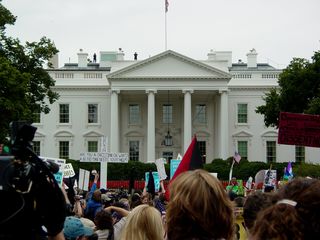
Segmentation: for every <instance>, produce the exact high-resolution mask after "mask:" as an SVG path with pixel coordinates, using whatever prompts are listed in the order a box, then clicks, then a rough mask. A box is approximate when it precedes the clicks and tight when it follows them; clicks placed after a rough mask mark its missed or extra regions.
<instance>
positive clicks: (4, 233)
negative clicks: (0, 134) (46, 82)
mask: <svg viewBox="0 0 320 240" xmlns="http://www.w3.org/2000/svg"><path fill="white" fill-rule="evenodd" d="M11 130H12V131H11V132H12V134H11V154H12V155H11V156H0V167H1V168H0V199H1V201H2V204H1V205H0V212H1V214H0V239H20V238H21V239H35V238H37V237H39V234H45V233H42V230H41V229H42V226H45V227H46V229H47V234H48V235H52V236H54V235H56V234H57V233H59V232H60V231H61V230H62V229H63V223H64V219H65V214H66V212H65V209H66V204H65V199H64V196H63V193H62V191H61V189H60V187H59V185H58V183H57V182H56V180H55V178H54V176H53V173H52V169H55V167H52V166H51V165H50V164H48V163H46V162H44V161H43V160H41V159H40V158H39V157H38V156H37V155H36V154H35V153H34V152H33V151H32V140H33V138H34V134H35V132H36V130H37V128H35V127H33V126H31V125H30V124H28V123H26V122H23V121H19V122H13V123H12V124H11ZM17 227H18V228H17ZM12 229H16V231H12Z"/></svg>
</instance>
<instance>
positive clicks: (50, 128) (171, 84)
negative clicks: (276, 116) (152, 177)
mask: <svg viewBox="0 0 320 240" xmlns="http://www.w3.org/2000/svg"><path fill="white" fill-rule="evenodd" d="M99 60H100V62H97V61H96V60H95V59H94V61H93V62H88V54H87V53H84V52H82V51H81V52H79V53H78V63H67V64H65V65H64V66H63V67H62V68H58V59H57V56H55V57H54V58H53V60H52V63H53V65H54V68H51V69H48V72H49V74H50V76H51V77H52V78H53V79H55V81H56V85H55V87H54V90H55V91H57V92H58V93H59V94H60V98H59V100H58V101H57V102H55V103H54V104H52V105H51V112H50V113H49V114H47V115H44V114H41V115H39V119H38V122H37V123H34V125H35V126H36V127H37V128H38V130H37V132H36V136H35V138H34V149H35V151H36V152H37V153H38V154H40V155H42V156H51V157H60V158H70V159H79V153H80V152H86V151H99V150H100V149H99V148H100V143H99V142H100V137H101V136H107V137H108V139H109V149H110V151H113V152H128V153H129V156H130V159H131V160H139V161H143V162H148V161H154V160H155V159H156V158H159V157H165V158H168V159H171V158H175V157H176V156H177V154H178V153H180V154H183V153H184V151H185V150H186V148H187V147H188V145H189V144H190V141H191V139H192V137H193V135H194V134H195V135H196V136H197V139H198V141H199V148H200V151H201V154H202V156H203V160H204V161H206V162H207V163H209V162H211V161H212V160H213V159H215V158H222V159H226V158H228V157H230V156H233V155H234V152H235V151H238V152H239V153H240V155H241V156H242V158H247V159H248V160H250V161H263V162H271V161H276V162H283V161H306V162H319V158H320V151H319V149H315V148H309V147H298V146H297V147H296V146H289V145H279V144H277V130H276V129H274V128H266V127H265V126H264V122H263V116H262V115H260V114H257V113H255V109H256V107H257V106H259V105H262V104H264V101H263V99H262V97H263V96H264V93H265V92H267V91H269V90H270V88H273V87H277V79H278V76H279V73H281V70H280V69H275V68H274V67H272V66H270V65H269V64H267V63H257V53H256V51H255V50H254V49H252V50H251V51H249V53H248V54H247V62H246V63H244V62H242V61H239V62H238V63H232V53H231V52H229V51H211V52H209V53H208V58H207V59H206V60H194V59H192V58H189V57H187V56H184V55H181V54H179V53H177V52H175V51H172V50H168V51H165V52H162V53H160V54H158V55H155V56H153V57H150V58H148V59H145V60H137V59H134V58H133V60H125V58H124V52H123V51H121V50H120V51H113V52H100V59H99Z"/></svg>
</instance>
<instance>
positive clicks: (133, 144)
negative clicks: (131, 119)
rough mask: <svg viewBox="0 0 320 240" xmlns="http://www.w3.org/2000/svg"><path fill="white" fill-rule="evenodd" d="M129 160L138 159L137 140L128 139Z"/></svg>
mask: <svg viewBox="0 0 320 240" xmlns="http://www.w3.org/2000/svg"><path fill="white" fill-rule="evenodd" d="M129 160H132V161H139V141H129Z"/></svg>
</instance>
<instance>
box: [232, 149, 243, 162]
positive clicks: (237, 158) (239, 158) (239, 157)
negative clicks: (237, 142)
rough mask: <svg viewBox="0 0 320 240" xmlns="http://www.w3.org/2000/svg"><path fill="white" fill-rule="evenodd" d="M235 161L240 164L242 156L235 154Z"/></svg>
mask: <svg viewBox="0 0 320 240" xmlns="http://www.w3.org/2000/svg"><path fill="white" fill-rule="evenodd" d="M233 159H234V160H235V161H236V162H237V163H239V162H240V160H241V156H240V154H239V153H238V152H237V151H235V152H234V156H233Z"/></svg>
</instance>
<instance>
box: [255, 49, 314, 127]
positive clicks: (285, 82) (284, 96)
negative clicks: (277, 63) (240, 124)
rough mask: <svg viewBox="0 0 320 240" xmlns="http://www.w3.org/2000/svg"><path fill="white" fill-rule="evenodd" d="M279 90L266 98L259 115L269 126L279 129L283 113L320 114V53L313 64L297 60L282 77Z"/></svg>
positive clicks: (280, 77) (257, 110)
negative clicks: (280, 115)
mask: <svg viewBox="0 0 320 240" xmlns="http://www.w3.org/2000/svg"><path fill="white" fill-rule="evenodd" d="M278 83H279V89H278V90H277V89H271V90H270V92H268V93H266V95H265V97H264V101H265V105H262V106H258V107H257V109H256V112H257V113H260V114H262V115H264V122H265V125H266V126H278V124H279V113H280V112H292V113H309V114H320V100H319V98H320V91H319V89H320V51H317V52H315V53H314V55H313V57H312V61H311V62H310V61H308V60H306V59H303V58H294V59H293V60H292V61H291V62H290V64H289V66H288V67H287V68H286V69H284V70H283V72H282V73H281V74H280V75H279V81H278Z"/></svg>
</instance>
